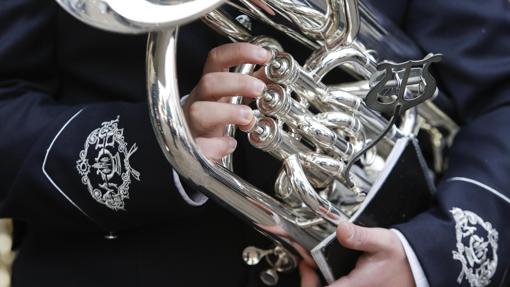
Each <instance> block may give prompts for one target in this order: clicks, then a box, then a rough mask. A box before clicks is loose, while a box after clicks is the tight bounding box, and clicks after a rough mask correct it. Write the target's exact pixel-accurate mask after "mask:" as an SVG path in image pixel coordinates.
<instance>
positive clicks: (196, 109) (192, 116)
mask: <svg viewBox="0 0 510 287" xmlns="http://www.w3.org/2000/svg"><path fill="white" fill-rule="evenodd" d="M253 119H254V116H253V111H252V110H251V109H250V107H248V106H245V105H233V104H228V103H220V102H204V101H199V102H194V103H193V104H191V105H190V107H189V123H190V128H191V131H192V134H193V135H194V136H204V135H214V130H215V128H217V127H223V126H225V125H226V124H235V125H240V126H248V125H250V123H251V122H252V121H253ZM217 136H220V134H218V135H217Z"/></svg>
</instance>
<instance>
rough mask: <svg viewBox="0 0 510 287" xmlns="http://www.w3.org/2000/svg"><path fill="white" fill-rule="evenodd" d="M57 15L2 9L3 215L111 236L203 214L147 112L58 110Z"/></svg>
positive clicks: (45, 7)
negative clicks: (187, 197) (184, 192)
mask: <svg viewBox="0 0 510 287" xmlns="http://www.w3.org/2000/svg"><path fill="white" fill-rule="evenodd" d="M57 9H59V7H58V6H57V5H56V4H55V3H54V1H42V0H41V1H39V0H17V1H1V2H0V177H1V181H0V215H1V216H6V217H12V218H14V219H16V220H21V221H25V222H27V223H28V224H34V225H35V224H37V225H39V226H49V227H55V228H70V229H77V230H83V231H97V230H98V228H99V229H101V230H102V231H104V232H110V231H114V232H115V231H118V230H122V229H126V228H131V227H135V226H139V225H143V224H147V223H154V222H157V221H160V220H171V219H175V220H179V219H180V218H182V217H183V216H191V215H193V214H197V213H200V212H201V208H191V207H189V206H188V205H187V204H186V203H185V201H184V200H183V199H182V197H181V196H180V195H179V193H178V192H177V191H176V188H175V185H174V182H173V176H172V168H171V166H170V165H169V164H168V163H167V161H166V160H165V158H164V156H163V154H162V152H161V149H160V147H159V146H158V144H157V142H156V139H155V136H154V134H153V130H152V127H151V125H150V120H149V115H148V107H147V104H146V103H141V102H140V103H133V102H127V101H126V102H121V101H117V102H100V103H90V104H82V105H65V104H62V103H61V101H59V100H58V99H59V98H62V97H65V95H63V94H62V93H61V91H60V90H59V71H58V70H57V64H56V59H55V58H56V53H57V52H58V51H57V50H56V47H55V44H54V43H55V37H56V35H55V27H54V26H55V13H56V11H57ZM98 96H100V95H98Z"/></svg>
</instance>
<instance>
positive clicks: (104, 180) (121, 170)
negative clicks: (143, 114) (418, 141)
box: [76, 116, 140, 210]
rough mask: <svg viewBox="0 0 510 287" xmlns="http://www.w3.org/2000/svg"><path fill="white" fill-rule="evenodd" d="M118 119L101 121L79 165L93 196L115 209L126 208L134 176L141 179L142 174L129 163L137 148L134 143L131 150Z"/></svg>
mask: <svg viewBox="0 0 510 287" xmlns="http://www.w3.org/2000/svg"><path fill="white" fill-rule="evenodd" d="M118 124H119V116H117V119H115V120H112V121H109V122H103V123H101V127H100V128H97V129H95V130H93V131H92V132H91V133H90V134H89V136H88V137H87V140H86V141H85V144H84V146H83V150H82V151H80V158H79V160H78V161H76V168H77V169H78V172H79V173H80V175H81V176H82V178H81V181H82V183H83V184H84V185H85V186H86V187H87V189H88V191H89V193H90V194H91V195H92V197H93V198H94V199H95V200H96V201H97V202H99V203H101V204H104V205H106V206H107V207H108V208H110V209H113V210H124V206H125V204H124V201H125V200H126V199H128V198H129V185H130V184H131V178H134V179H136V180H138V181H139V180H140V173H139V172H138V171H136V170H135V169H133V168H132V167H131V165H130V164H129V158H130V157H131V156H132V155H133V154H134V153H135V152H136V151H137V149H138V147H137V146H136V143H134V144H133V145H132V146H131V148H129V149H128V144H127V143H126V141H125V139H124V129H119V127H118Z"/></svg>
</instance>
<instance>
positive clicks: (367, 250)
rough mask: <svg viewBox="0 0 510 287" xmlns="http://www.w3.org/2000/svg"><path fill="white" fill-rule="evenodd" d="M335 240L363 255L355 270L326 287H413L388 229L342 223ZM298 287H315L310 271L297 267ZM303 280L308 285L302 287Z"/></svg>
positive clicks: (396, 241)
mask: <svg viewBox="0 0 510 287" xmlns="http://www.w3.org/2000/svg"><path fill="white" fill-rule="evenodd" d="M336 234H337V239H338V241H339V242H340V243H341V244H342V245H343V246H345V247H347V248H350V249H354V250H359V251H363V252H364V254H363V255H362V256H361V257H360V258H359V259H358V262H357V263H356V267H355V268H354V270H352V271H351V273H349V274H348V275H346V276H344V277H342V278H340V279H338V280H337V281H335V282H334V283H333V284H331V285H330V287H361V286H363V287H372V286H374V287H375V286H377V287H379V286H380V287H385V286H387V287H394V286H399V287H412V286H415V283H414V279H413V275H412V272H411V267H410V266H409V263H408V261H407V257H406V254H405V251H404V248H403V246H402V244H401V243H400V240H399V238H398V237H397V235H396V234H395V233H394V232H392V231H391V230H388V229H383V228H366V227H360V226H356V225H354V224H352V223H348V222H345V223H342V224H340V225H339V227H338V229H337V233H336ZM300 271H301V278H302V283H301V286H302V287H315V286H317V283H316V282H317V280H318V279H317V277H315V279H314V277H313V274H312V273H311V269H310V267H307V266H304V267H302V266H300ZM304 278H306V280H307V282H311V283H309V285H305V282H304V280H303V279H304Z"/></svg>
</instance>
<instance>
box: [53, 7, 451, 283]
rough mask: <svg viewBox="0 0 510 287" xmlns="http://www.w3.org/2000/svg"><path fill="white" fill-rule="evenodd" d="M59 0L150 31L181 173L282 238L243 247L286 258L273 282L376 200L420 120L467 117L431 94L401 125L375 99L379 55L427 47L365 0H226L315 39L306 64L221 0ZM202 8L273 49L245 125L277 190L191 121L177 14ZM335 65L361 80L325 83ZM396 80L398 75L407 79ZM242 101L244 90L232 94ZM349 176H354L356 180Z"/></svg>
mask: <svg viewBox="0 0 510 287" xmlns="http://www.w3.org/2000/svg"><path fill="white" fill-rule="evenodd" d="M56 1H57V2H58V3H59V4H60V5H62V6H63V7H64V8H65V9H66V10H67V11H68V12H70V13H71V14H73V15H74V16H75V17H77V18H79V19H80V20H82V21H84V22H86V23H89V24H90V25H93V26H96V27H99V28H102V29H106V30H110V31H117V32H122V33H141V32H148V31H150V32H151V33H150V35H149V39H148V46H147V88H148V91H149V95H148V96H149V107H150V113H151V120H152V124H153V127H154V131H155V134H156V136H157V138H158V141H159V144H160V146H161V147H162V149H163V151H164V153H165V156H166V157H167V159H168V160H169V162H170V163H171V164H172V165H173V166H174V168H175V169H176V170H177V171H178V173H179V174H180V176H181V177H182V178H184V179H185V180H188V181H190V182H192V183H193V184H194V185H195V186H196V187H197V190H199V191H202V192H205V193H207V194H208V195H209V196H212V197H214V198H216V199H218V200H219V201H220V202H222V203H223V205H224V206H225V207H227V208H229V209H230V210H232V211H233V212H234V213H235V214H236V215H239V216H240V217H241V218H243V219H245V220H246V221H248V222H249V223H251V224H252V225H253V226H254V227H255V228H256V229H258V230H260V231H261V232H262V233H264V234H265V235H267V236H268V237H270V238H271V239H273V240H275V242H276V247H275V248H274V249H272V250H269V251H267V250H266V251H262V250H258V249H254V248H250V249H246V250H245V252H244V253H243V258H244V260H245V261H246V262H247V263H248V264H256V263H258V262H260V261H261V259H262V258H263V257H265V258H266V259H267V258H276V259H275V260H272V261H271V262H268V263H270V266H271V267H270V268H269V269H267V270H266V271H264V272H263V273H262V274H261V279H262V280H263V281H264V282H266V283H267V284H269V285H274V284H276V283H277V281H278V272H282V271H286V270H287V269H290V268H291V267H295V262H296V259H295V257H294V256H295V255H297V254H298V252H297V250H298V249H302V250H305V251H310V250H311V249H313V248H314V247H315V246H317V245H318V244H319V243H320V242H321V241H323V240H324V239H326V238H327V237H328V236H329V235H331V234H332V233H334V231H335V227H336V225H337V224H338V223H339V222H341V221H342V220H351V215H352V214H356V212H358V211H360V210H361V209H359V208H360V206H363V205H366V204H367V202H366V200H370V199H371V198H374V196H373V195H371V194H367V192H368V191H369V190H370V188H371V186H372V184H373V183H374V182H376V180H377V179H378V177H379V176H380V175H381V174H382V173H383V172H384V169H385V161H386V158H387V157H388V156H389V154H390V153H391V151H392V148H393V146H394V144H395V143H396V141H397V140H399V139H401V138H402V137H414V136H415V135H416V134H417V132H418V130H419V129H420V128H421V127H422V126H425V127H426V128H427V129H428V130H429V131H436V130H437V129H436V130H434V128H436V127H438V126H441V127H442V128H445V129H447V130H449V131H451V133H450V134H451V135H454V134H455V131H456V128H457V127H456V125H455V123H453V122H452V121H451V120H449V119H448V117H447V116H446V115H444V114H443V113H442V112H441V111H440V110H438V109H437V108H436V107H435V106H434V105H433V104H432V103H430V102H427V103H426V104H424V105H422V106H424V107H425V108H424V109H423V110H421V107H418V108H417V109H416V108H412V109H409V110H408V111H406V113H405V114H404V115H403V116H402V117H401V118H400V124H398V125H394V126H389V124H388V123H389V121H388V119H387V117H385V116H384V115H382V114H380V113H378V112H376V111H374V110H372V109H370V108H369V107H368V106H367V105H366V103H365V98H366V97H367V94H369V92H370V91H371V90H372V88H373V87H372V86H371V85H370V80H371V79H372V78H373V76H374V74H375V73H376V72H377V65H378V63H380V62H381V61H382V60H389V61H395V62H401V61H403V60H417V59H421V57H422V54H421V52H420V50H419V49H418V48H417V47H416V46H415V45H414V44H413V43H412V41H410V40H409V38H408V37H407V36H405V35H404V34H403V33H402V32H401V31H399V30H398V29H396V28H395V26H394V25H393V24H392V23H391V22H389V21H388V20H387V19H385V18H384V17H382V16H381V15H379V13H378V12H377V11H375V10H374V9H372V8H371V7H370V6H369V5H367V4H366V3H364V2H359V1H358V0H260V1H254V2H252V1H250V0H238V1H234V0H233V1H231V2H228V5H230V6H231V7H235V8H237V9H238V10H239V11H240V12H241V13H243V14H245V15H247V16H248V17H251V19H252V20H253V21H259V22H262V23H265V24H268V25H269V26H272V27H273V28H275V29H276V30H279V31H281V32H283V33H285V34H286V35H287V36H288V37H290V38H293V39H295V40H297V41H298V42H299V43H301V44H303V45H304V46H305V47H307V48H310V56H309V57H308V58H307V59H306V61H305V62H304V63H302V64H300V63H298V62H297V61H296V60H295V59H294V58H293V57H292V55H290V54H288V53H286V52H285V51H284V50H283V48H282V45H280V44H279V43H278V42H276V41H275V40H274V39H271V38H268V37H265V36H260V35H253V34H252V32H251V31H250V30H249V29H248V28H246V27H245V26H243V25H241V24H240V23H239V22H237V21H236V20H235V19H234V18H231V15H229V14H228V13H224V11H223V10H222V9H218V10H214V11H212V10H213V9H214V8H215V7H217V6H218V5H219V4H221V2H222V0H194V1H184V2H182V1H149V0H133V1H126V0H89V1H85V0H56ZM200 16H202V21H204V22H205V23H206V24H207V25H208V26H210V27H211V28H213V29H214V30H215V31H217V32H219V33H221V34H223V35H225V36H227V37H229V38H230V39H231V40H232V41H250V42H252V43H255V44H257V45H260V46H263V47H266V48H267V49H269V50H270V51H271V52H272V53H273V58H272V60H271V61H270V62H269V63H267V64H266V65H265V67H264V71H265V74H266V77H267V78H268V79H269V80H271V81H272V82H273V84H270V85H268V89H267V90H266V91H265V93H264V94H263V95H261V96H260V97H259V98H258V99H257V107H258V110H257V112H256V114H257V122H256V123H255V125H254V126H253V127H252V128H251V129H250V130H249V131H246V132H247V133H248V138H249V141H250V142H251V144H252V145H253V146H255V147H257V148H259V149H261V150H264V151H266V152H268V153H270V154H271V155H272V156H274V157H275V158H277V159H279V160H281V161H282V162H283V168H282V170H281V172H280V174H279V175H278V179H277V181H276V183H275V194H276V196H275V197H271V196H269V195H268V194H267V193H266V192H264V191H261V190H259V189H257V188H255V187H254V186H252V185H250V184H249V183H247V182H246V181H245V180H243V179H242V178H240V177H238V176H237V175H235V174H233V173H232V172H231V171H230V170H231V169H232V160H231V157H227V158H225V159H224V160H223V162H222V164H221V165H220V164H216V163H213V162H211V161H209V160H208V159H207V158H205V157H204V155H203V154H201V153H200V151H199V150H198V149H197V147H196V145H195V142H194V140H193V138H192V136H191V134H190V132H189V129H188V125H187V123H186V120H185V117H184V114H183V111H182V109H181V106H180V102H179V98H180V97H179V92H178V87H177V85H178V81H177V73H176V58H175V57H176V42H177V34H178V33H177V30H178V29H177V26H178V25H180V24H183V23H185V22H188V21H190V20H193V19H195V18H197V17H200ZM254 68H255V67H254V66H252V65H242V66H239V67H237V69H236V71H237V72H240V73H246V74H250V73H252V72H253V70H254ZM336 68H341V69H343V70H345V71H347V72H348V73H349V74H351V75H352V76H353V78H354V79H355V80H354V81H353V82H348V83H340V82H339V83H335V84H334V85H326V84H325V83H323V81H322V79H323V78H324V77H325V76H326V75H327V74H328V73H329V72H331V71H332V70H333V69H336ZM413 79H414V78H413V77H410V83H411V84H412V85H414V86H416V85H418V84H417V82H416V83H415V81H414V80H413ZM413 81H414V82H413ZM387 85H388V87H393V86H396V87H397V86H399V83H398V81H397V82H395V83H393V82H388V83H387ZM392 85H393V86H392ZM414 86H410V87H409V88H407V89H406V90H405V94H406V95H410V96H412V95H414V94H416V93H419V92H420V89H421V88H423V87H421V88H419V89H415V87H414ZM418 86H419V85H418ZM241 102H242V98H241V97H233V98H232V101H231V103H235V104H239V103H241ZM420 110H421V111H420ZM423 123H426V124H425V125H422V124H423ZM387 127H388V129H387ZM385 130H389V132H388V134H387V135H386V136H385V137H384V139H383V140H382V141H380V142H378V143H377V145H375V146H374V147H373V148H371V149H369V150H368V152H367V153H366V154H364V155H363V157H361V159H360V161H359V162H356V164H355V165H354V166H353V168H352V170H351V172H349V174H346V173H347V172H348V171H349V170H350V168H348V167H347V168H346V166H348V165H347V164H348V163H349V161H350V160H351V159H352V157H353V155H355V154H356V153H357V152H358V151H360V150H363V149H364V148H367V149H368V147H370V146H371V142H373V141H375V140H377V139H378V138H380V137H379V135H380V134H381V132H383V131H385ZM234 133H235V127H234V126H227V127H226V128H225V134H227V135H231V136H232V135H234ZM436 136H438V135H437V134H436ZM452 137H453V136H452ZM447 142H449V143H450V142H451V138H448V140H447ZM440 148H441V146H438V150H439V149H440ZM437 154H438V155H439V154H440V152H437ZM349 166H350V165H349ZM351 182H352V183H353V186H351V185H350V184H349V185H347V184H346V183H351ZM296 246H299V247H298V248H296ZM293 254H294V255H293ZM292 258H294V259H292ZM292 262H294V263H292Z"/></svg>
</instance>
